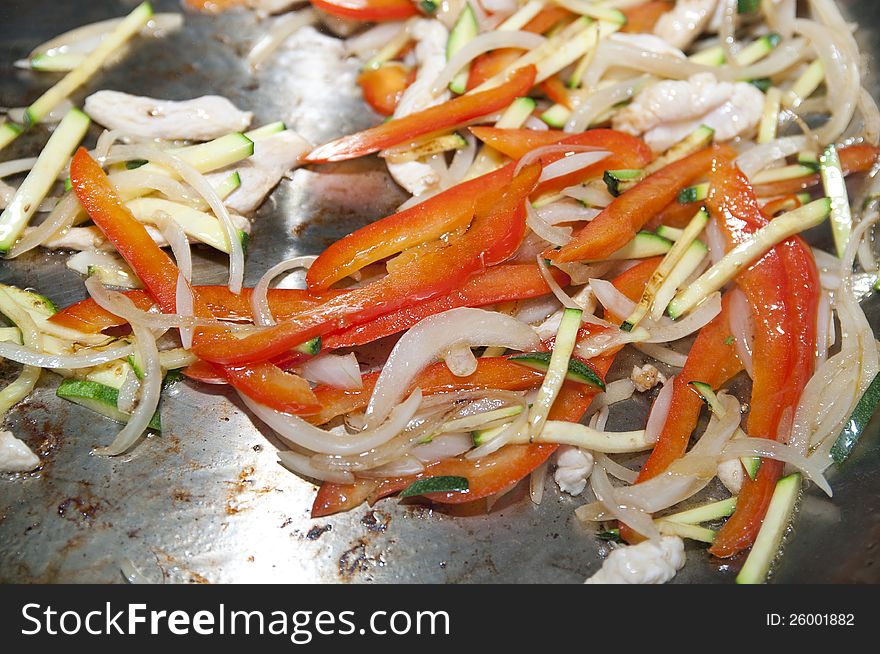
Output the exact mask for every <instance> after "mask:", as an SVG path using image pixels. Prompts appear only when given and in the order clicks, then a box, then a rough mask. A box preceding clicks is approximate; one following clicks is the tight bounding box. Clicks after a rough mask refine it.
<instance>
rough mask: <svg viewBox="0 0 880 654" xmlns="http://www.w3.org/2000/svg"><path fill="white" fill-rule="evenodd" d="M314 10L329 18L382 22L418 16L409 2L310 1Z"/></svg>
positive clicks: (364, 0) (386, 0)
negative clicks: (325, 13) (325, 14)
mask: <svg viewBox="0 0 880 654" xmlns="http://www.w3.org/2000/svg"><path fill="white" fill-rule="evenodd" d="M310 1H311V3H312V6H313V7H315V9H320V10H321V11H324V12H327V13H328V14H330V15H331V16H338V17H339V18H349V19H353V20H363V21H370V22H376V23H378V22H382V21H387V20H403V19H405V18H409V17H410V16H416V15H418V13H419V12H418V9H416V5H415V3H414V2H412V1H411V0H310Z"/></svg>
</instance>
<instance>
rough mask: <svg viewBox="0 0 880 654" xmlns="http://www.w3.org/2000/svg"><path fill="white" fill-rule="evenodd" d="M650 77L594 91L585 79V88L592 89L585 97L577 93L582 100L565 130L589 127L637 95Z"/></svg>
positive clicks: (642, 77)
mask: <svg viewBox="0 0 880 654" xmlns="http://www.w3.org/2000/svg"><path fill="white" fill-rule="evenodd" d="M626 47H629V46H626ZM594 61H595V59H594ZM650 79H651V78H650V77H649V76H647V75H643V76H641V77H636V78H634V79H629V80H626V81H623V82H618V83H616V84H611V85H610V86H606V87H605V88H603V89H599V90H597V91H592V89H593V88H594V87H592V86H587V83H586V81H585V82H584V85H585V88H587V89H590V91H589V92H588V94H587V95H586V96H583V97H581V96H577V95H575V97H578V98H579V100H580V101H579V102H576V106H575V109H574V111H572V112H571V117H570V118H569V119H568V122H567V123H566V124H565V131H566V132H570V133H577V132H583V131H584V130H586V129H588V128H589V127H590V125H592V124H593V122H594V121H595V120H596V119H597V118H599V116H601V115H602V114H603V113H605V112H606V111H607V110H608V109H610V108H611V107H613V106H615V105H618V104H620V103H621V102H626V101H627V100H629V99H630V98H632V97H633V96H634V95H636V93H638V92H639V91H640V90H641V89H642V88H643V87H644V86H645V85H646V84H647V83H648V82H649V81H650ZM573 95H574V94H573Z"/></svg>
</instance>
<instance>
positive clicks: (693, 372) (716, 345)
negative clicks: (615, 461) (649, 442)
mask: <svg viewBox="0 0 880 654" xmlns="http://www.w3.org/2000/svg"><path fill="white" fill-rule="evenodd" d="M729 316H730V294H729V293H728V294H726V295H725V296H724V298H723V300H722V304H721V313H719V314H718V315H717V316H715V318H714V319H713V320H712V322H710V323H709V324H708V325H706V326H705V327H703V328H702V329H701V330H700V333H699V335H698V336H697V340H696V341H694V344H693V346H691V350H690V352H689V353H688V358H687V362H686V363H685V365H684V368H682V370H681V372H680V373H679V374H678V375H676V376H675V380H674V381H673V382H672V383H673V389H672V401H671V403H670V406H669V415H668V417H667V418H666V422H665V423H663V429H662V431H661V432H660V436H659V437H658V439H657V444H656V445H655V446H654V449H653V450H652V451H651V455H650V456H649V457H648V460H647V461H646V462H645V465H644V466H643V467H642V470H641V472H639V476H638V480H637V481H639V482H641V481H646V480H648V479H651V478H652V477H656V476H657V475H659V474H660V473H662V472H664V471H665V470H666V468H668V467H669V465H670V464H671V463H672V462H673V461H675V460H676V459H678V458H679V457H681V456H682V455H683V454H684V453H685V450H686V449H687V445H688V441H690V438H691V434H692V433H693V431H694V429H696V427H697V420H698V419H699V417H700V410H701V409H702V407H703V401H702V400H701V399H700V397H699V395H697V394H696V393H695V392H694V391H693V389H691V388H690V387H689V386H688V384H689V383H690V382H692V381H701V382H705V383H707V384H709V385H711V386H712V388H714V389H718V388H719V387H720V386H723V385H724V384H725V383H727V382H728V381H729V380H730V379H732V378H733V377H734V376H735V375H736V374H737V373H739V372H740V371H741V370H742V367H743V366H742V363H741V362H740V360H739V358H738V357H737V356H736V346H735V345H734V343H733V338H732V337H731V333H730V324H729Z"/></svg>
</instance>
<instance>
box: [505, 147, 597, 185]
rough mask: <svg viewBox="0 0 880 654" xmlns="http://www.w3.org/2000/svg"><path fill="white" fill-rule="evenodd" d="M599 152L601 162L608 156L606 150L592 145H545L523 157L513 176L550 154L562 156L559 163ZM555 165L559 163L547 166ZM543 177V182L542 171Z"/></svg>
mask: <svg viewBox="0 0 880 654" xmlns="http://www.w3.org/2000/svg"><path fill="white" fill-rule="evenodd" d="M599 152H601V153H602V155H603V156H602V157H600V158H599V159H598V160H599V161H601V160H602V159H604V158H605V157H606V156H608V152H607V151H606V150H603V149H602V148H597V147H594V146H592V145H566V144H564V143H554V144H552V145H543V146H541V147H540V148H535V149H534V150H531V151H529V152H527V153H526V154H525V155H523V157H522V158H520V160H519V162H517V164H516V168H514V169H513V174H514V175H518V174H519V171H521V170H522V169H523V168H525V167H526V166H528V165H529V164H532V163H534V162H536V161H540V160H541V157H543V156H545V155H548V154H561V155H562V157H563V158H562V159H560V160H559V161H565V159H569V158H571V157H572V156H574V155H575V154H578V153H589V154H593V153H599ZM555 163H558V162H554V163H553V164H550V165H549V166H547V168H549V167H550V166H552V165H554V164H555ZM594 163H595V162H594ZM585 165H586V164H585ZM583 167H584V166H579V167H577V168H575V170H578V169H579V168H583ZM545 170H546V169H545ZM541 175H542V177H541V179H542V180H543V171H542V173H541ZM557 176H558V175H557Z"/></svg>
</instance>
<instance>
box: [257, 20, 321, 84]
mask: <svg viewBox="0 0 880 654" xmlns="http://www.w3.org/2000/svg"><path fill="white" fill-rule="evenodd" d="M317 22H318V14H317V12H315V11H314V10H313V9H311V8H308V9H303V10H302V11H294V12H290V13H288V14H283V15H282V16H279V17H278V18H275V19H274V20H273V21H272V26H271V27H270V28H269V31H268V32H267V33H266V34H264V35H263V36H262V37H260V39H259V40H258V41H257V42H256V44H255V45H254V47H253V48H251V51H250V52H249V53H248V55H247V62H248V63H249V64H250V66H251V68H252V69H257V68H259V67H260V64H262V63H263V62H264V61H266V59H268V58H269V57H270V56H271V55H272V53H273V52H275V51H276V50H277V49H278V48H280V47H281V45H282V44H283V43H284V41H286V40H287V39H288V38H289V37H290V36H292V35H293V33H294V32H296V31H298V30H299V29H300V28H301V27H305V26H306V25H314V24H315V23H317Z"/></svg>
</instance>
